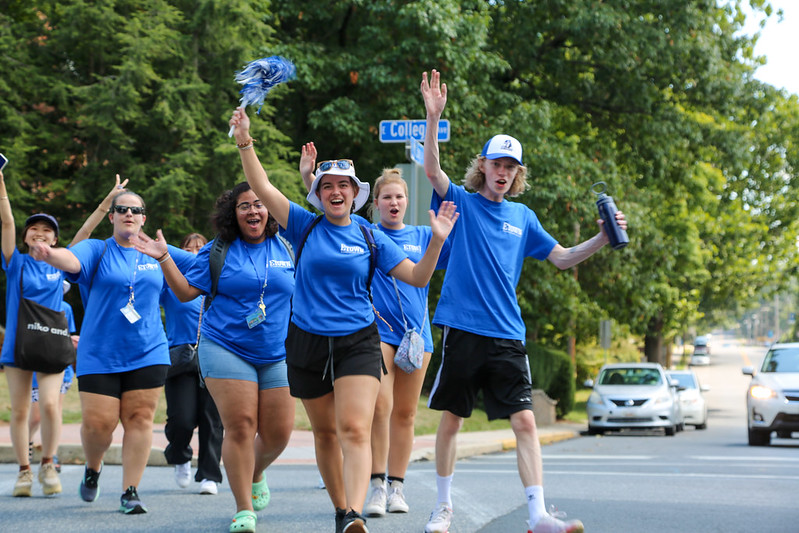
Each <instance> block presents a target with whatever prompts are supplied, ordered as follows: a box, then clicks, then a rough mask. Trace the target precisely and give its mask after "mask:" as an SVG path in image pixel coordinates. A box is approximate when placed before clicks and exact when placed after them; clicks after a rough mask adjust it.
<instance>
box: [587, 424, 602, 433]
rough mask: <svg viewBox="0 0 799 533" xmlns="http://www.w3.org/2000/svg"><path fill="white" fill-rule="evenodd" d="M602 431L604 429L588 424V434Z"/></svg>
mask: <svg viewBox="0 0 799 533" xmlns="http://www.w3.org/2000/svg"><path fill="white" fill-rule="evenodd" d="M600 433H602V430H601V429H599V428H598V427H596V426H588V434H589V435H599V434H600Z"/></svg>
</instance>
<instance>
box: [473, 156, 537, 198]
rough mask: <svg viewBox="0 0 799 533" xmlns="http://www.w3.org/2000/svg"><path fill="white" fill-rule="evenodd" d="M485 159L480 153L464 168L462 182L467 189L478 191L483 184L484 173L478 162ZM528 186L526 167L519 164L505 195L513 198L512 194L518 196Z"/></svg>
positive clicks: (484, 181) (484, 179)
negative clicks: (464, 173)
mask: <svg viewBox="0 0 799 533" xmlns="http://www.w3.org/2000/svg"><path fill="white" fill-rule="evenodd" d="M485 160H486V158H485V156H482V155H478V156H477V157H475V158H474V159H472V162H471V163H470V164H469V167H468V168H467V169H466V175H465V176H464V177H463V184H464V185H465V186H466V188H467V189H471V190H473V191H479V190H480V189H482V188H483V186H484V185H485V183H486V175H485V174H484V173H483V171H482V170H480V163H482V162H484V161H485ZM529 188H530V184H529V183H527V167H526V166H524V165H519V170H518V171H517V172H516V178H515V179H514V180H513V183H511V185H510V188H509V189H508V192H506V193H505V196H507V197H508V198H513V197H514V196H519V195H520V194H522V193H523V192H524V191H526V190H527V189H529Z"/></svg>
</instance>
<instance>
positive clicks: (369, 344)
mask: <svg viewBox="0 0 799 533" xmlns="http://www.w3.org/2000/svg"><path fill="white" fill-rule="evenodd" d="M286 363H287V364H288V373H289V391H290V392H291V395H292V396H294V397H295V398H304V399H312V398H319V397H321V396H324V395H325V394H327V393H329V392H331V391H332V390H333V382H334V381H335V380H336V379H338V378H340V377H342V376H372V377H374V378H377V380H378V381H379V380H380V376H381V374H382V372H383V352H382V351H381V350H380V334H379V333H378V331H377V324H375V323H372V324H370V325H369V326H367V327H365V328H363V329H362V330H360V331H356V332H355V333H351V334H349V335H344V336H342V337H325V336H323V335H316V334H314V333H308V332H307V331H304V330H302V329H300V328H298V327H297V326H296V325H294V323H293V322H291V323H289V331H288V336H287V337H286Z"/></svg>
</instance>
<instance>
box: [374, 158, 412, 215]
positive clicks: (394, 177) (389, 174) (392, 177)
mask: <svg viewBox="0 0 799 533" xmlns="http://www.w3.org/2000/svg"><path fill="white" fill-rule="evenodd" d="M392 183H398V184H400V185H402V188H403V190H405V198H407V197H408V184H407V183H406V182H405V179H403V177H402V169H399V168H384V169H383V172H381V173H380V177H378V178H377V179H376V180H375V184H374V186H373V187H372V203H370V204H369V209H368V210H367V212H368V215H369V217H370V218H371V217H374V215H375V212H376V211H377V207H375V201H376V200H377V198H378V197H379V196H380V190H381V189H382V188H383V186H384V185H390V184H392Z"/></svg>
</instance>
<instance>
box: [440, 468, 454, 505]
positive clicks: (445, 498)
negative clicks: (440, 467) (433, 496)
mask: <svg viewBox="0 0 799 533" xmlns="http://www.w3.org/2000/svg"><path fill="white" fill-rule="evenodd" d="M453 475H454V474H450V475H448V476H439V475H438V474H436V486H437V487H438V503H446V504H447V505H448V506H449V507H452V496H451V495H450V488H452V476H453Z"/></svg>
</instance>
